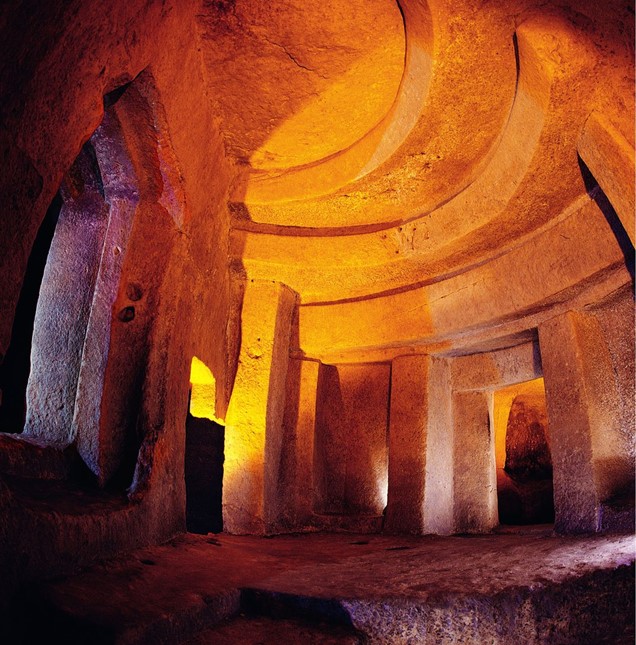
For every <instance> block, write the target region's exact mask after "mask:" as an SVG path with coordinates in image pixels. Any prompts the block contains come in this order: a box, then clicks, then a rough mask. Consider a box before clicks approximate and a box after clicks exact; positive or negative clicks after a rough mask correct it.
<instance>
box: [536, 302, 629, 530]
mask: <svg viewBox="0 0 636 645" xmlns="http://www.w3.org/2000/svg"><path fill="white" fill-rule="evenodd" d="M539 343H540V347H541V362H542V364H543V374H544V380H545V389H546V401H547V408H548V430H549V433H550V442H551V451H552V467H553V480H554V510H555V529H556V530H557V531H559V532H561V533H583V532H593V531H598V530H600V529H601V527H602V503H603V502H604V501H605V500H607V499H608V498H610V497H611V496H612V495H613V494H614V493H615V492H616V491H617V490H620V488H621V487H623V486H624V485H625V483H626V482H627V483H628V482H629V481H630V480H631V478H632V476H633V471H632V467H631V464H630V461H629V459H628V455H627V450H626V449H625V445H624V441H622V440H621V436H620V430H619V420H618V416H617V415H618V409H619V405H618V400H617V390H616V383H615V380H614V376H613V369H612V363H611V358H610V355H609V351H608V349H607V345H606V343H605V340H604V338H603V334H602V331H601V328H600V326H599V324H598V322H597V321H596V319H595V318H594V317H593V316H591V315H588V314H584V313H580V312H572V311H571V312H568V313H566V314H563V315H561V316H558V317H556V318H553V319H551V320H549V321H547V322H545V323H543V324H542V325H541V326H540V327H539Z"/></svg>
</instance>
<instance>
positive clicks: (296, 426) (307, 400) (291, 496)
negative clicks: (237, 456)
mask: <svg viewBox="0 0 636 645" xmlns="http://www.w3.org/2000/svg"><path fill="white" fill-rule="evenodd" d="M319 371H320V363H319V362H318V361H305V360H302V359H296V358H294V359H291V360H290V362H289V367H288V370H287V393H286V401H285V413H284V415H283V432H282V441H281V443H280V446H279V449H280V452H279V454H278V456H277V457H278V458H277V459H276V455H275V456H274V459H275V462H276V463H278V487H277V488H276V489H275V490H274V497H275V500H274V503H273V505H272V519H271V525H270V526H269V529H270V530H273V531H300V530H303V529H306V528H307V527H308V526H310V524H311V518H312V514H313V505H314V436H315V426H316V396H317V390H318V374H319Z"/></svg>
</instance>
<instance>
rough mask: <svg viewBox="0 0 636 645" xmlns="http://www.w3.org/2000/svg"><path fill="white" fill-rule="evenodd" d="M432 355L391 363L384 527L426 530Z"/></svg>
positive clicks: (401, 358) (390, 530)
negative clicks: (425, 512)
mask: <svg viewBox="0 0 636 645" xmlns="http://www.w3.org/2000/svg"><path fill="white" fill-rule="evenodd" d="M430 361H431V359H430V357H428V356H398V357H397V358H395V359H394V360H393V363H392V364H391V404H390V409H389V489H388V502H387V508H386V519H385V523H384V529H385V531H386V532H388V533H412V534H416V535H417V534H421V533H423V532H424V488H425V478H426V438H427V430H428V416H429V415H428V378H429V365H430Z"/></svg>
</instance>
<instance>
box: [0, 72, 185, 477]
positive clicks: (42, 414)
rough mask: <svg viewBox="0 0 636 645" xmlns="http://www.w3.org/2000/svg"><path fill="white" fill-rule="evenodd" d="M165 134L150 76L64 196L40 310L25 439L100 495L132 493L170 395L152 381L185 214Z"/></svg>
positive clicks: (81, 160)
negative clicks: (166, 287)
mask: <svg viewBox="0 0 636 645" xmlns="http://www.w3.org/2000/svg"><path fill="white" fill-rule="evenodd" d="M164 126H165V121H164V118H163V114H162V113H161V104H160V101H159V98H158V96H157V93H156V90H155V88H154V81H153V79H152V76H151V74H150V73H149V72H143V73H142V74H140V75H139V76H138V77H137V78H135V79H134V80H133V81H132V82H131V83H129V84H127V85H126V86H123V87H121V88H119V89H117V90H115V91H114V92H111V93H110V94H108V95H107V96H106V97H105V98H104V117H103V120H102V122H101V124H100V125H99V127H98V128H97V130H96V131H95V132H94V133H93V135H92V136H91V137H90V139H89V140H88V141H87V142H86V143H85V144H84V146H83V147H82V150H81V152H80V154H79V156H78V158H77V160H76V161H75V163H74V164H73V166H72V168H71V169H70V170H69V171H68V173H67V174H66V176H65V178H64V180H63V182H62V186H61V188H60V194H61V197H62V202H63V203H62V206H61V210H60V213H59V218H58V221H57V224H56V226H55V231H54V233H53V236H52V240H51V243H50V249H49V253H48V257H47V260H46V266H45V268H44V272H43V275H42V282H41V285H40V289H39V298H38V302H37V307H36V309H35V313H34V319H33V337H32V344H31V369H30V373H29V379H28V384H27V386H26V393H25V402H26V420H25V427H24V432H23V433H22V437H23V438H24V440H25V441H26V442H27V443H28V442H31V443H35V444H39V445H42V444H44V445H47V446H51V447H55V448H59V449H66V453H67V454H68V453H75V454H77V455H79V457H80V458H81V461H82V462H83V463H84V465H85V467H86V468H84V471H85V470H86V469H88V471H90V473H92V476H93V478H94V479H95V480H96V481H97V482H98V483H99V485H100V486H105V485H107V484H108V485H111V484H112V485H114V486H116V487H126V486H129V485H130V484H131V481H132V480H133V474H134V472H135V469H136V468H137V466H138V463H137V462H138V455H139V451H140V448H141V447H142V445H143V444H144V441H145V440H146V439H148V441H149V442H150V443H151V444H152V446H153V447H154V443H155V441H156V436H154V434H153V433H149V432H148V431H147V420H148V419H149V418H154V417H155V416H156V412H157V410H155V409H153V407H152V406H153V405H154V407H155V408H156V407H161V404H162V402H164V398H165V397H161V396H160V397H159V401H158V400H157V397H154V398H153V397H149V396H148V392H149V390H150V389H151V388H150V387H149V386H148V379H149V374H152V377H153V379H155V380H160V379H161V377H158V376H157V373H156V370H157V366H161V365H163V369H165V362H166V360H167V359H166V360H164V361H163V362H162V361H161V360H159V361H157V360H155V359H154V358H153V356H154V355H155V354H156V353H157V351H159V349H158V348H159V347H160V346H161V345H162V342H167V339H166V338H165V335H164V336H163V337H162V336H161V333H160V332H159V331H158V330H157V322H156V320H157V319H161V316H160V315H159V309H160V308H161V307H162V306H163V307H165V306H167V305H168V304H172V301H171V299H170V298H164V302H163V303H162V302H161V295H162V294H161V292H162V289H163V284H164V280H165V277H166V273H167V271H168V270H169V267H170V266H171V262H172V260H173V251H174V247H175V241H176V240H177V239H178V233H179V229H180V227H181V225H182V223H183V221H184V218H185V216H184V213H185V205H184V200H183V198H182V195H181V193H180V187H179V186H178V182H177V181H176V178H177V177H178V171H177V170H176V169H175V163H176V162H175V159H174V155H172V153H171V151H170V148H169V144H168V142H167V135H166V134H165V133H163V132H162V128H163V127H164ZM163 351H165V347H161V352H163ZM151 362H152V363H153V365H152V367H151V365H150V363H151ZM160 369H161V368H160ZM184 387H186V386H185V384H184ZM148 398H152V403H150V404H149V403H148V401H147V400H145V399H148ZM162 412H163V409H162V410H161V411H160V413H162ZM142 417H143V419H144V421H142ZM3 429H4V428H3ZM148 435H152V437H150V438H149V436H148ZM69 446H72V449H71V450H70V451H69V450H68V447H69ZM148 459H149V457H148V451H146V455H145V460H146V463H147V462H148ZM78 461H79V460H78ZM142 470H143V469H142ZM142 480H144V476H143V472H142V473H141V474H140V473H137V476H136V477H135V481H136V485H137V486H139V485H140V483H141V482H142Z"/></svg>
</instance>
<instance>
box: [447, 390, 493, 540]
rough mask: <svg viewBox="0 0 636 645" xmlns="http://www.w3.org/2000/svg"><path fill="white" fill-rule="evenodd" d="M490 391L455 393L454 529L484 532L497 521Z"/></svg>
mask: <svg viewBox="0 0 636 645" xmlns="http://www.w3.org/2000/svg"><path fill="white" fill-rule="evenodd" d="M491 396H492V395H491V394H490V393H488V392H483V391H476V392H455V393H453V425H454V450H453V454H454V477H453V485H454V491H453V506H454V520H455V531H456V532H458V533H484V532H488V531H490V530H491V529H492V528H494V527H495V526H496V525H497V522H498V514H497V480H496V467H495V445H494V436H493V434H494V433H493V432H492V431H491V422H490V397H491Z"/></svg>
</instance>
